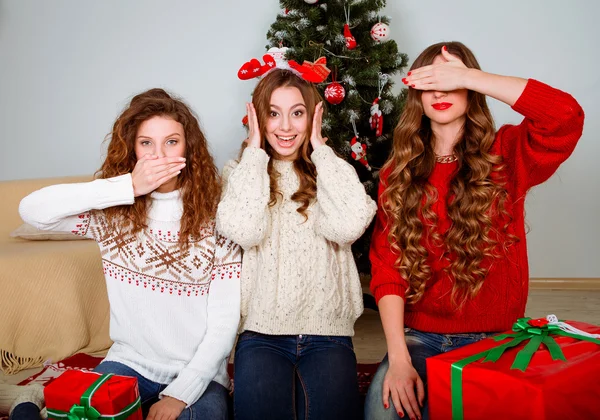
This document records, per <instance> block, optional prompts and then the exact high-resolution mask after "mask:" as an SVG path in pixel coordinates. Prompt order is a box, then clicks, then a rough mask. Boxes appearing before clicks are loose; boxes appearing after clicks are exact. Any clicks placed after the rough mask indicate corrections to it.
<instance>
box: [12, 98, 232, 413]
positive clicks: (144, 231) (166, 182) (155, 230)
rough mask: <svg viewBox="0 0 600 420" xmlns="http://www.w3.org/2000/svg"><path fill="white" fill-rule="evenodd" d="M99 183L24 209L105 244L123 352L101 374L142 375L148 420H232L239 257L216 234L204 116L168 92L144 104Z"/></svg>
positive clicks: (116, 141) (120, 130)
mask: <svg viewBox="0 0 600 420" xmlns="http://www.w3.org/2000/svg"><path fill="white" fill-rule="evenodd" d="M96 178H97V179H96V180H94V181H92V182H88V183H79V184H63V185H54V186H50V187H47V188H43V189H41V190H39V191H36V192H34V193H32V194H30V195H29V196H27V197H25V198H24V199H23V200H22V201H21V205H20V208H19V211H20V213H21V217H22V218H23V219H24V220H25V221H26V222H28V223H31V224H33V225H34V226H36V227H38V228H40V229H52V230H61V231H69V232H72V233H74V234H75V235H80V236H85V237H88V238H91V239H94V240H96V241H97V243H98V245H99V247H100V251H101V255H102V264H103V266H104V273H105V277H106V285H107V289H108V298H109V303H110V337H111V339H112V340H113V342H114V344H113V345H112V346H111V348H110V350H109V352H108V354H107V356H106V358H105V359H104V360H103V361H102V363H100V365H99V366H98V367H97V368H96V371H97V372H101V373H114V374H118V375H127V376H134V377H136V378H137V379H138V385H139V391H140V397H141V400H142V408H143V410H144V411H145V412H146V411H148V417H147V418H148V419H206V418H210V419H226V418H227V416H228V413H227V394H228V390H227V388H228V386H229V378H228V375H227V360H228V356H229V353H230V351H231V349H232V347H233V344H234V341H235V336H236V332H237V327H238V323H239V308H240V306H239V274H240V270H241V267H240V265H241V252H240V249H239V247H238V246H237V245H235V244H234V243H233V242H231V241H230V240H228V239H226V238H225V237H223V236H221V235H220V234H219V233H218V232H217V231H216V229H215V221H214V217H215V212H216V208H217V204H218V200H219V196H220V191H221V189H220V179H219V175H218V171H217V168H216V167H215V164H214V162H213V159H212V156H211V155H210V153H209V151H208V146H207V142H206V139H205V137H204V134H203V133H202V131H201V129H200V126H199V124H198V120H197V118H196V116H195V115H194V114H193V113H192V111H191V110H190V109H189V108H188V106H187V105H186V104H185V103H184V102H182V101H181V100H179V99H176V98H173V97H172V96H171V95H169V94H168V93H167V92H165V91H164V90H162V89H151V90H149V91H147V92H144V93H141V94H139V95H137V96H135V97H134V98H133V99H132V100H131V103H130V104H129V105H128V106H127V108H126V109H125V110H124V111H123V113H122V114H121V115H120V116H119V117H118V118H117V120H116V122H115V123H114V126H113V130H112V134H111V136H110V142H109V144H108V150H107V156H106V159H105V161H104V163H103V164H102V167H101V168H100V170H99V171H98V172H97V173H96Z"/></svg>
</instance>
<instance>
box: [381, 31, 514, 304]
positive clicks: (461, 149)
mask: <svg viewBox="0 0 600 420" xmlns="http://www.w3.org/2000/svg"><path fill="white" fill-rule="evenodd" d="M444 45H445V46H446V47H447V48H448V52H450V53H451V54H453V55H455V56H457V57H459V58H460V59H461V60H462V62H463V63H464V64H465V65H466V66H467V67H469V68H475V69H480V67H479V64H478V62H477V60H476V59H475V56H474V55H473V53H472V52H471V51H470V50H469V49H468V48H467V47H466V46H465V45H463V44H462V43H460V42H447V43H439V44H435V45H431V46H430V47H428V48H427V49H426V50H425V51H423V52H422V53H421V54H420V55H419V56H418V57H417V59H416V60H415V62H414V63H413V65H412V67H411V70H412V69H416V68H419V67H423V66H426V65H429V64H432V63H433V60H434V59H435V58H436V57H437V56H438V55H440V51H441V48H442V46H444ZM421 94H422V91H420V90H416V89H409V92H408V99H407V104H406V107H405V109H404V111H403V114H402V116H401V118H400V121H399V122H398V125H397V126H396V128H395V130H394V140H393V145H392V153H391V155H390V158H389V159H388V161H387V162H386V163H385V165H384V167H383V172H384V173H386V174H388V177H387V183H386V187H385V190H384V192H383V194H382V197H381V201H380V203H381V205H382V207H383V210H384V212H385V214H386V215H387V217H388V219H389V226H388V227H389V236H388V240H389V242H390V244H391V247H392V250H393V251H394V252H395V253H397V254H398V259H397V260H396V266H397V267H398V269H399V270H400V273H401V274H402V276H403V277H404V278H406V279H407V280H408V282H409V287H408V290H407V293H406V299H407V302H408V303H416V302H418V301H419V300H420V299H421V298H422V297H423V294H424V292H425V286H426V284H427V281H428V280H429V279H430V278H431V274H432V273H431V267H430V266H429V265H428V264H427V257H428V253H427V249H426V248H425V246H424V242H425V241H423V239H424V238H426V237H428V240H430V243H432V244H435V245H438V246H444V247H445V249H446V253H445V258H447V259H449V260H450V265H449V267H448V268H447V271H449V273H450V274H451V275H452V277H453V278H454V285H453V289H452V301H453V302H454V303H455V304H456V305H457V306H459V307H460V306H462V305H463V304H464V302H465V301H466V299H467V298H471V297H473V296H475V295H476V294H477V293H478V292H479V290H480V289H481V286H482V285H483V282H484V280H485V278H486V275H487V273H488V271H489V267H488V266H487V265H488V264H489V260H488V259H489V258H496V257H498V256H499V255H500V253H499V252H498V251H499V249H500V248H501V247H506V246H508V245H509V244H510V242H511V241H513V240H515V239H516V238H515V237H514V236H511V235H507V232H506V231H507V227H508V224H509V223H510V221H511V217H510V214H509V212H508V211H507V210H506V208H505V203H506V199H507V197H508V193H507V191H506V189H505V188H504V176H503V170H504V165H503V164H502V158H501V157H500V156H497V155H493V154H491V153H490V149H491V147H492V143H493V142H494V138H495V134H496V131H495V127H494V121H493V118H492V115H491V113H490V110H489V108H488V106H487V102H486V98H485V95H483V94H481V93H478V92H474V91H468V96H467V103H468V105H467V110H466V115H465V123H464V126H463V128H462V130H461V132H460V133H459V139H458V143H457V144H456V146H455V147H454V153H455V155H456V156H457V157H458V169H457V171H456V173H455V176H454V177H453V179H452V181H451V185H450V191H449V194H448V198H447V201H448V202H447V208H448V217H449V218H450V220H451V221H452V224H451V227H450V229H449V230H448V232H447V233H446V235H445V237H444V238H442V237H441V235H440V234H439V232H438V231H436V224H437V216H436V214H435V212H434V211H433V209H432V205H433V203H435V201H436V200H437V199H438V194H437V190H436V189H435V188H434V187H433V186H432V185H431V184H430V183H429V181H428V179H429V176H430V175H431V173H432V171H433V168H434V166H435V164H436V157H435V153H434V142H435V138H434V135H433V132H432V129H431V123H430V120H429V118H428V117H427V116H426V115H425V114H424V112H423V105H422V102H421ZM498 221H500V223H498ZM497 225H501V226H502V228H501V229H500V230H498V229H496V228H495V226H497ZM499 247H500V248H499Z"/></svg>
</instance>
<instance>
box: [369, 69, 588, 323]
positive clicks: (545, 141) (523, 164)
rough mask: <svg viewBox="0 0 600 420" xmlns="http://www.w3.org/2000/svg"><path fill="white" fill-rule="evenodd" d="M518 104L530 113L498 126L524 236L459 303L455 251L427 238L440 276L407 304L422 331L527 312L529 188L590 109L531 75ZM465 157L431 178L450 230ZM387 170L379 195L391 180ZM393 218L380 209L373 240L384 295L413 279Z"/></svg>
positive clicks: (567, 150) (376, 284)
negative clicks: (452, 188)
mask: <svg viewBox="0 0 600 420" xmlns="http://www.w3.org/2000/svg"><path fill="white" fill-rule="evenodd" d="M513 109H514V110H515V111H517V112H519V113H520V114H522V115H523V116H524V117H525V119H524V120H523V122H521V124H519V125H516V126H515V125H505V126H503V127H502V128H500V130H499V131H498V133H497V134H496V139H495V141H494V144H493V146H492V153H493V154H496V155H501V156H502V157H503V159H504V164H505V166H506V173H505V176H506V180H507V183H506V186H505V187H506V189H507V191H508V194H509V199H508V202H507V203H506V208H507V209H508V210H509V211H510V212H511V213H512V217H513V221H512V223H511V225H510V226H509V233H512V234H514V235H516V236H517V237H518V238H519V239H520V240H519V241H518V242H516V243H514V244H513V245H511V246H510V247H508V249H507V250H506V253H505V255H503V257H502V258H500V259H493V260H492V261H487V262H486V261H484V264H485V266H486V267H488V266H489V267H490V269H489V272H488V275H487V277H486V279H485V280H484V283H483V286H482V288H481V290H480V292H479V293H478V294H477V295H476V296H475V297H474V298H473V299H469V300H467V302H466V303H465V304H464V306H463V307H462V308H461V309H459V310H457V308H456V307H455V306H454V305H453V304H452V303H451V300H450V292H451V290H452V283H453V281H452V278H451V275H449V274H446V272H445V271H444V268H445V267H447V266H448V265H449V262H448V261H447V259H444V258H440V257H441V256H442V255H443V253H444V249H442V248H439V247H434V246H432V245H427V243H428V241H424V242H423V244H424V245H425V246H426V248H427V250H428V258H427V262H428V264H429V266H430V267H431V270H432V277H431V278H430V279H429V280H428V281H427V285H426V290H425V294H424V295H423V297H422V299H421V300H420V301H419V302H417V303H416V304H414V305H406V306H405V310H404V324H405V326H407V327H411V328H415V329H418V330H421V331H428V332H436V333H447V334H449V333H464V332H493V331H502V330H507V329H510V327H511V326H512V324H513V323H514V322H515V320H516V319H517V318H519V317H522V316H523V315H524V313H525V304H526V303H527V293H528V286H529V267H528V262H527V244H526V241H525V216H524V205H525V200H524V198H525V194H526V193H527V191H528V190H529V188H531V187H533V186H535V185H538V184H541V183H542V182H544V181H546V180H547V179H548V178H549V177H550V176H551V175H552V174H553V173H554V172H555V171H556V170H557V168H558V167H559V166H560V164H561V163H562V162H564V161H565V160H566V159H567V158H568V157H569V155H571V153H572V152H573V150H574V148H575V145H576V144H577V140H579V138H580V137H581V133H582V130H583V119H584V114H583V110H582V109H581V107H580V106H579V104H578V103H577V102H576V101H575V99H573V98H572V97H571V96H570V95H568V94H566V93H564V92H561V91H560V90H557V89H554V88H552V87H550V86H548V85H545V84H543V83H541V82H538V81H536V80H529V81H528V83H527V86H526V87H525V90H524V91H523V93H522V95H521V96H520V97H519V99H518V100H517V102H516V103H515V104H514V106H513ZM457 165H458V164H457V163H452V164H447V163H446V164H443V163H437V164H436V166H435V168H434V170H433V173H432V174H431V176H430V178H429V182H430V183H431V184H432V185H433V186H434V187H435V188H436V189H437V191H438V197H439V201H438V202H437V203H435V204H434V206H433V209H435V211H436V213H437V216H438V223H437V226H436V229H437V230H438V232H440V233H441V234H442V235H443V234H444V233H445V232H446V231H447V230H448V228H449V227H450V224H451V220H450V219H449V218H448V213H447V208H446V200H447V196H448V189H449V184H450V180H451V179H452V176H453V174H454V173H455V171H456V169H457ZM386 181H387V176H386V174H382V178H381V182H380V186H379V195H381V193H382V192H383V190H384V188H385V186H386ZM387 236H388V230H387V218H386V216H385V214H384V212H383V210H382V209H381V202H380V206H379V210H378V212H377V219H376V224H375V231H374V234H373V240H372V242H371V251H370V258H371V263H372V279H371V290H372V292H373V294H374V295H375V299H376V300H377V301H379V299H381V298H382V297H383V296H385V295H398V296H401V297H402V298H404V294H405V291H406V290H407V287H408V282H407V280H406V279H405V278H402V277H401V276H400V273H399V271H398V269H396V268H394V265H395V261H396V259H397V257H398V255H397V254H395V253H393V252H392V251H391V248H390V245H389V242H388V239H387Z"/></svg>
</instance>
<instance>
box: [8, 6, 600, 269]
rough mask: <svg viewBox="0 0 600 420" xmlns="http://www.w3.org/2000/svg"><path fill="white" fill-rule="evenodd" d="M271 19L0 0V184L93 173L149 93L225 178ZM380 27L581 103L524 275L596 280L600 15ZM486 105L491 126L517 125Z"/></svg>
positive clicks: (535, 204)
mask: <svg viewBox="0 0 600 420" xmlns="http://www.w3.org/2000/svg"><path fill="white" fill-rule="evenodd" d="M329 1H334V0H329ZM279 11H280V8H279V2H278V1H276V0H253V1H234V0H220V1H202V2H200V1H191V0H189V1H170V2H166V1H144V0H127V1H117V0H104V1H101V2H98V1H91V0H81V1H76V0H53V1H42V0H37V1H34V0H0V141H1V145H2V147H1V148H0V180H10V179H21V178H36V177H50V176H59V175H77V174H90V173H92V172H93V171H94V170H96V169H97V168H98V166H99V165H100V161H101V153H102V150H103V149H102V147H101V143H102V140H103V139H104V137H105V135H106V134H107V133H108V132H109V130H110V128H111V124H112V122H113V121H114V119H115V117H116V116H117V115H118V113H119V111H120V110H121V109H122V108H123V106H124V105H125V104H126V103H127V101H128V99H130V98H131V96H132V95H133V94H135V93H137V92H139V91H142V90H145V89H147V88H149V87H154V86H160V87H164V88H166V89H168V90H170V91H172V92H174V93H177V94H179V95H181V96H183V97H184V98H185V99H186V100H187V101H188V103H190V104H191V105H192V107H193V108H194V109H195V110H196V111H197V112H198V114H199V115H200V119H201V122H202V125H203V128H204V130H205V132H206V134H207V136H208V138H209V139H210V143H211V147H212V151H213V154H214V155H215V157H216V160H217V164H218V165H219V166H222V165H223V163H224V162H225V161H226V160H227V159H229V158H231V157H232V156H234V155H235V154H236V151H237V148H238V145H239V143H240V141H241V140H242V139H243V138H244V131H243V129H242V127H241V124H240V119H241V117H242V116H243V114H244V101H246V100H248V98H249V96H250V92H251V90H252V88H253V86H254V83H253V82H242V81H240V80H238V79H237V77H236V73H237V69H238V68H239V66H240V65H241V64H242V63H243V62H244V61H246V60H247V59H249V58H251V57H253V56H260V55H262V53H263V52H264V49H263V47H264V45H265V44H266V38H265V34H266V32H267V29H268V28H269V26H270V24H271V23H272V22H273V20H274V19H275V15H276V14H277V13H278V12H279ZM386 14H388V15H389V16H391V17H392V25H391V30H392V37H393V38H394V39H395V40H396V42H397V43H398V45H399V48H400V50H401V51H403V52H406V53H408V54H409V57H410V58H411V59H414V57H416V55H417V54H418V53H419V52H420V51H421V50H422V49H423V48H425V47H426V46H427V45H429V44H431V43H434V42H437V41H442V40H460V41H463V42H464V43H466V44H467V45H468V46H469V47H471V48H472V49H473V50H474V51H475V53H476V55H477V57H478V59H479V61H480V63H481V65H482V67H483V68H484V69H486V70H488V71H490V72H493V73H500V74H510V75H515V76H522V77H534V78H537V79H539V80H542V81H545V82H547V83H550V84H552V85H554V86H556V87H558V88H560V89H563V90H565V91H568V92H570V93H572V94H573V96H575V97H576V98H577V99H578V100H579V101H580V103H581V104H582V106H583V108H584V110H585V111H586V114H587V119H586V126H585V131H584V135H583V138H582V139H581V142H580V144H579V146H578V147H577V150H576V151H575V153H574V154H573V156H572V158H571V159H570V160H569V161H568V162H566V163H565V164H564V165H563V166H562V167H561V168H560V170H559V171H558V173H557V174H556V175H555V176H554V177H552V179H551V180H550V181H549V182H547V183H546V184H544V185H542V186H540V187H537V188H535V189H534V190H533V191H532V192H531V193H530V195H529V198H528V201H527V220H528V222H529V225H530V227H531V233H530V234H529V236H528V240H529V250H530V263H531V275H532V277H600V256H599V251H600V239H599V238H600V225H599V224H598V223H597V215H599V214H600V194H599V193H600V165H599V162H598V160H599V158H600V141H599V140H598V137H599V134H600V126H599V124H600V122H599V121H598V118H597V116H598V111H599V110H600V98H599V96H600V95H599V94H600V88H599V83H598V82H599V77H600V76H599V74H600V72H599V67H600V60H599V58H598V52H597V51H598V43H599V42H600V29H599V26H600V25H598V23H597V18H598V16H600V3H598V2H596V1H594V0H579V1H573V2H570V3H565V2H564V1H559V0H528V1H524V0H504V1H502V2H487V1H476V0H462V1H452V2H448V1H439V0H420V1H410V0H388V4H387V7H386ZM400 77H401V76H400ZM400 77H398V78H397V79H399V78H400ZM398 85H399V84H398ZM490 104H491V106H492V111H493V113H494V116H495V118H496V122H497V123H498V125H500V124H502V123H506V122H518V121H520V117H519V115H517V114H516V113H515V112H513V111H512V110H511V109H510V108H509V107H508V106H506V105H504V104H501V103H498V102H496V101H494V100H490Z"/></svg>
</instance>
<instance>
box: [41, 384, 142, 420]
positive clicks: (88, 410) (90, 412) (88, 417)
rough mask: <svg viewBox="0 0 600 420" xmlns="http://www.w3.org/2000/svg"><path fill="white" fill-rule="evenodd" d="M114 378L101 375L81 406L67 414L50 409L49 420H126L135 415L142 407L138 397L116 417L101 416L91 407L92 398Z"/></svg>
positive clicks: (75, 407)
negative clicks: (105, 383)
mask: <svg viewBox="0 0 600 420" xmlns="http://www.w3.org/2000/svg"><path fill="white" fill-rule="evenodd" d="M111 376H113V374H112V373H107V374H104V375H101V376H100V377H99V378H98V379H97V380H96V381H95V382H94V383H93V384H92V385H91V386H90V387H89V388H88V389H87V390H86V391H85V392H84V393H83V395H82V396H81V400H80V401H79V404H73V407H71V409H70V410H69V411H68V412H66V411H60V410H54V409H51V408H49V409H48V418H49V419H67V420H96V419H106V420H125V419H126V418H127V417H129V416H130V415H131V414H133V413H134V412H135V411H136V410H137V409H138V408H139V407H140V406H141V404H142V403H141V399H140V397H138V398H137V399H136V400H135V401H134V402H133V403H131V404H129V405H128V406H127V407H125V408H124V409H123V411H121V412H120V413H117V414H115V415H109V416H103V415H102V414H100V412H99V411H98V410H96V409H95V408H94V407H92V405H91V401H92V396H93V395H94V393H95V392H96V391H97V390H98V389H99V388H100V387H101V386H102V384H104V382H106V381H108V380H109V379H110V377H111Z"/></svg>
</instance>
